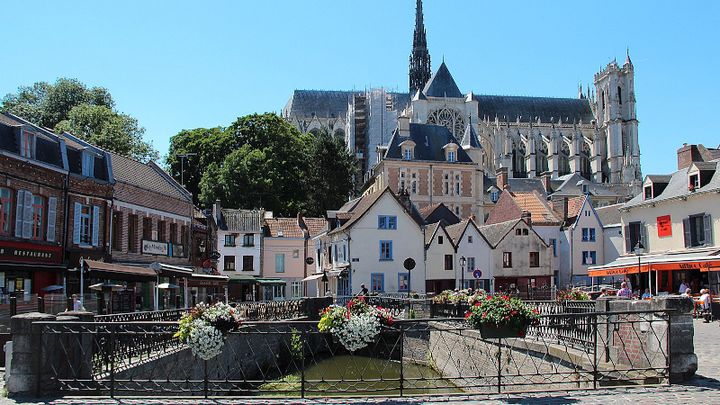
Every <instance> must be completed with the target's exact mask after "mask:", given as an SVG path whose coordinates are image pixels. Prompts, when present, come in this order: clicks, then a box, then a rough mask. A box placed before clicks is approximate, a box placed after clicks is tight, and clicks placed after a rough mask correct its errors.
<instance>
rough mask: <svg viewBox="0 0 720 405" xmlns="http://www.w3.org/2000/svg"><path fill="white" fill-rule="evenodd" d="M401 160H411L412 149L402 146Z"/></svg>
mask: <svg viewBox="0 0 720 405" xmlns="http://www.w3.org/2000/svg"><path fill="white" fill-rule="evenodd" d="M403 160H412V149H410V148H408V147H406V148H403Z"/></svg>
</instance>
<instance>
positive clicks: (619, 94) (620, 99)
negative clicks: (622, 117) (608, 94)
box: [618, 86, 622, 105]
mask: <svg viewBox="0 0 720 405" xmlns="http://www.w3.org/2000/svg"><path fill="white" fill-rule="evenodd" d="M618 104H620V105H622V89H621V88H620V86H618Z"/></svg>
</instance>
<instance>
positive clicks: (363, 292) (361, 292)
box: [358, 284, 368, 297]
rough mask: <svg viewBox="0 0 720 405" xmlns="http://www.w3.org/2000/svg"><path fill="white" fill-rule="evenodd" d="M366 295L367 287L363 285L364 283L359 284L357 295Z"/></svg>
mask: <svg viewBox="0 0 720 405" xmlns="http://www.w3.org/2000/svg"><path fill="white" fill-rule="evenodd" d="M367 295H368V289H367V288H366V287H365V284H360V292H359V293H358V296H362V297H367Z"/></svg>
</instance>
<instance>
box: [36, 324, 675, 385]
mask: <svg viewBox="0 0 720 405" xmlns="http://www.w3.org/2000/svg"><path fill="white" fill-rule="evenodd" d="M553 320H562V321H563V322H566V321H568V320H572V325H573V327H574V328H578V329H580V330H586V329H587V330H589V331H590V335H591V336H590V337H591V341H592V344H591V345H587V344H584V345H573V344H570V343H569V342H568V341H567V340H566V339H559V338H558V336H554V335H553V334H552V331H553V330H554V329H548V328H547V327H546V326H545V325H547V324H553V323H554V321H553ZM36 325H38V327H39V328H40V330H41V333H42V339H43V345H42V348H41V349H40V350H43V355H42V356H41V358H42V359H43V361H44V362H45V363H44V369H45V370H47V371H46V372H47V375H45V376H44V377H43V378H44V380H43V383H41V384H39V386H38V390H39V391H40V393H64V394H68V393H71V394H88V393H93V394H99V395H110V396H115V395H118V396H120V395H123V396H126V395H127V396H140V395H142V396H147V395H184V396H187V395H190V396H205V397H208V396H275V397H277V396H281V397H316V396H348V395H350V396H352V395H355V396H367V395H383V396H393V395H400V396H404V395H423V394H440V393H444V394H453V393H470V394H472V393H505V392H523V391H534V390H545V391H549V390H572V389H593V388H598V387H605V386H615V385H635V384H665V383H669V364H670V360H671V359H670V355H669V351H668V348H669V334H668V331H669V329H670V317H669V315H668V312H641V311H626V312H597V313H596V312H590V313H581V314H577V313H576V314H549V315H542V316H541V324H540V325H539V326H537V327H530V329H529V330H528V333H527V336H526V337H525V338H500V339H484V338H482V336H481V335H480V333H479V332H478V331H476V330H472V329H468V328H467V326H466V324H465V323H464V321H463V320H462V319H457V318H452V319H416V320H400V321H397V322H396V323H395V324H394V325H393V326H392V327H387V328H385V329H383V331H382V332H381V334H380V335H379V337H378V338H377V339H376V340H375V342H374V343H372V344H371V345H370V346H369V347H367V348H364V349H361V350H359V351H356V352H354V353H351V352H348V351H347V350H346V349H345V348H344V347H343V346H342V345H341V344H340V343H338V341H337V340H336V339H334V338H333V336H332V335H329V334H325V333H320V332H319V331H318V330H317V324H316V323H315V322H311V321H286V322H246V323H245V324H244V325H243V327H242V328H241V330H240V331H238V332H233V333H230V334H229V335H228V337H227V340H226V344H225V346H224V349H223V353H222V354H221V355H219V356H217V357H216V358H213V359H211V360H208V361H201V360H199V359H198V358H195V357H194V356H193V355H192V353H191V351H190V350H189V349H188V348H187V347H185V346H184V345H182V344H180V343H179V342H178V340H176V339H174V338H173V337H172V335H173V333H174V332H175V330H176V328H177V325H176V323H175V322H126V323H104V322H94V323H92V322H88V323H83V322H70V323H60V322H39V323H36ZM583 341H585V339H584V338H583Z"/></svg>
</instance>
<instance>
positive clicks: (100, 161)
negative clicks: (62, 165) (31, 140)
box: [58, 133, 108, 181]
mask: <svg viewBox="0 0 720 405" xmlns="http://www.w3.org/2000/svg"><path fill="white" fill-rule="evenodd" d="M58 137H59V138H61V139H63V140H64V141H65V145H66V152H67V158H68V168H69V170H70V172H71V173H75V174H82V152H83V150H85V149H89V150H91V151H93V152H95V153H96V154H97V156H95V158H94V162H93V164H94V169H93V170H94V176H93V177H94V178H96V179H99V180H104V181H107V180H108V163H107V162H106V154H105V151H104V150H102V149H100V148H98V147H96V146H93V145H90V144H88V145H89V146H88V145H84V144H82V143H80V142H79V141H77V140H76V139H75V138H74V137H73V136H72V135H69V134H67V133H62V134H58Z"/></svg>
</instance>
